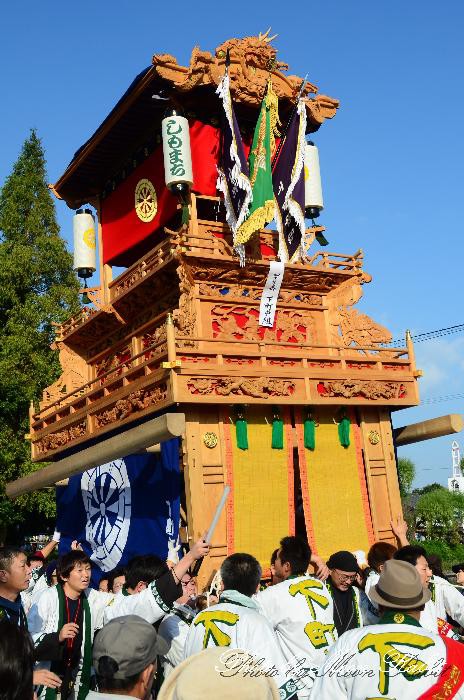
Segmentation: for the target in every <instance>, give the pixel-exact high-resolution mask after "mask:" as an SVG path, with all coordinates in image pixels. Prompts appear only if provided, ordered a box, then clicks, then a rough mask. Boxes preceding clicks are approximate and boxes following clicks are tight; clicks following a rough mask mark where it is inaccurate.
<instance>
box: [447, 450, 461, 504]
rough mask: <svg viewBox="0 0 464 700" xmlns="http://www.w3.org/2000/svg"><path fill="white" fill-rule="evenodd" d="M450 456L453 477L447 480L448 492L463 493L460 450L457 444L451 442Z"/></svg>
mask: <svg viewBox="0 0 464 700" xmlns="http://www.w3.org/2000/svg"><path fill="white" fill-rule="evenodd" d="M451 455H452V462H453V476H452V477H451V478H450V479H448V490H449V491H459V492H460V493H464V476H463V475H462V472H461V450H460V448H459V443H458V442H456V440H453V443H452V445H451Z"/></svg>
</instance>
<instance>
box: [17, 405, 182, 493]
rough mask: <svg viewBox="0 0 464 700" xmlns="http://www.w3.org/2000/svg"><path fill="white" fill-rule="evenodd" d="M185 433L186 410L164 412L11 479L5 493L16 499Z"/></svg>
mask: <svg viewBox="0 0 464 700" xmlns="http://www.w3.org/2000/svg"><path fill="white" fill-rule="evenodd" d="M184 432H185V414H184V413H164V414H163V415H162V416H158V417H157V418H152V419H151V420H149V421H147V422H146V423H142V425H138V426H137V427H135V428H130V429H129V430H125V431H124V432H122V433H119V434H118V435H114V436H113V437H111V438H108V439H106V440H102V441H101V442H98V443H97V444H96V445H92V447H87V448H84V449H82V450H79V451H78V452H75V453H74V454H72V455H70V456H69V457H65V458H64V459H60V460H59V461H58V462H54V463H52V464H49V465H48V466H46V467H43V468H42V469H39V470H38V471H36V472H33V473H32V474H28V475H27V476H23V477H21V479H16V481H10V483H9V484H7V485H6V487H5V492H6V495H7V496H9V498H16V497H17V496H21V495H23V494H24V493H30V492H31V491H36V490H37V489H40V488H43V487H44V486H52V485H53V484H56V483H57V482H58V481H62V480H63V479H67V478H69V477H70V476H73V475H74V474H81V473H82V472H85V471H87V470H88V469H92V468H93V467H98V466H100V465H101V464H106V463H107V462H110V461H111V460H112V459H118V458H120V457H125V456H126V455H130V454H134V453H135V452H140V450H143V449H145V448H147V447H151V446H152V445H154V444H156V443H159V442H163V441H164V440H170V439H171V438H173V437H180V436H181V435H182V434H183V433H184Z"/></svg>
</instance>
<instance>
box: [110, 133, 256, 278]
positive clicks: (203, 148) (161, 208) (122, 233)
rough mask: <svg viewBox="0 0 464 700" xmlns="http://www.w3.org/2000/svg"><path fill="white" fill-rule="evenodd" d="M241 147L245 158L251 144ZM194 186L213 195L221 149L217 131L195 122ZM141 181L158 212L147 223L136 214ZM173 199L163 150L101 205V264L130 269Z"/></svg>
mask: <svg viewBox="0 0 464 700" xmlns="http://www.w3.org/2000/svg"><path fill="white" fill-rule="evenodd" d="M247 141H248V143H245V144H244V148H245V154H246V155H247V156H248V153H249V150H250V142H249V140H247ZM190 148H191V153H192V170H193V186H192V190H193V191H194V192H195V193H197V194H203V195H207V196H210V197H214V196H215V195H216V194H217V192H216V180H217V162H218V158H219V148H220V129H218V128H216V127H214V126H211V125H210V124H204V123H203V122H200V121H198V120H194V121H191V122H190ZM142 178H147V179H148V180H150V181H151V182H152V184H153V186H154V188H155V190H156V195H157V198H158V211H157V214H156V216H155V218H154V219H153V220H152V221H150V222H144V221H141V220H140V219H139V217H138V216H137V214H136V212H135V196H134V195H135V188H136V186H137V183H138V182H139V180H141V179H142ZM176 204H177V200H176V198H175V197H174V196H173V195H172V194H171V193H170V192H169V190H168V189H167V188H166V185H165V182H164V162H163V147H162V145H160V146H158V147H157V148H156V149H155V150H154V152H153V153H152V154H151V155H150V156H149V157H148V158H147V159H146V160H145V161H144V162H143V163H141V164H140V165H139V166H138V167H137V168H136V169H135V170H134V172H133V173H131V175H129V177H127V178H126V179H125V180H124V181H123V182H122V183H121V184H120V185H119V186H118V187H117V189H116V190H115V191H114V192H112V193H111V194H110V195H109V197H107V198H106V199H105V200H103V202H102V208H101V224H102V237H103V262H104V263H105V264H106V263H107V264H113V265H121V266H123V267H127V266H129V265H132V263H133V262H135V261H136V260H137V259H138V258H139V257H141V256H142V255H144V254H145V253H146V252H147V251H149V250H150V249H151V248H153V247H154V246H155V245H156V243H157V242H158V240H157V239H158V238H159V236H158V234H156V235H152V234H155V232H157V231H158V229H160V228H161V227H162V226H164V225H165V224H166V223H167V222H168V221H169V219H171V217H172V216H173V215H174V214H175V211H176Z"/></svg>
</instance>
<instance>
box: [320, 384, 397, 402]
mask: <svg viewBox="0 0 464 700" xmlns="http://www.w3.org/2000/svg"><path fill="white" fill-rule="evenodd" d="M317 393H318V394H319V396H321V397H322V398H325V397H327V398H328V397H335V396H337V397H341V398H344V399H354V398H365V399H371V400H372V401H375V400H378V399H387V400H388V399H404V398H405V397H406V393H407V392H406V387H405V386H404V384H399V383H397V382H372V381H362V380H361V381H357V380H352V379H346V380H345V379H342V380H335V381H331V382H330V381H329V382H319V383H318V385H317Z"/></svg>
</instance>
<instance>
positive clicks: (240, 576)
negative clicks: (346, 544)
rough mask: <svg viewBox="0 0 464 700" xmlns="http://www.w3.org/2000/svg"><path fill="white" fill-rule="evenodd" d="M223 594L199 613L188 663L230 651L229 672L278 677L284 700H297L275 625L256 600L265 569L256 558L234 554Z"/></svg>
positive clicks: (224, 573)
mask: <svg viewBox="0 0 464 700" xmlns="http://www.w3.org/2000/svg"><path fill="white" fill-rule="evenodd" d="M221 578H222V586H223V590H222V593H221V594H220V597H219V603H218V604H217V605H212V606H211V607H210V608H206V610H203V611H202V612H200V613H198V615H196V617H195V618H194V620H193V622H192V624H191V625H190V630H189V632H188V635H187V640H186V642H185V658H188V657H189V656H192V654H196V653H198V652H200V651H201V650H202V649H206V648H208V647H214V646H219V647H229V648H230V649H236V650H237V653H236V654H233V655H228V656H227V669H226V672H228V673H229V672H230V673H235V672H244V671H247V672H248V673H249V674H250V675H254V676H260V675H262V676H264V675H265V676H266V677H269V678H272V679H273V680H274V681H275V683H276V685H277V686H278V687H279V692H280V697H281V698H282V700H285V698H290V697H293V696H294V695H295V694H296V692H297V686H296V684H295V682H294V680H293V677H292V673H291V671H290V672H288V666H289V665H288V664H287V662H286V660H285V657H284V655H283V653H282V650H281V648H280V646H279V643H278V641H277V637H276V635H275V634H274V631H273V629H272V626H271V624H270V623H269V621H268V620H267V619H266V618H265V617H264V616H263V615H262V614H261V613H260V612H259V610H258V605H257V603H256V601H255V600H254V599H253V595H254V594H255V593H256V591H257V590H258V588H259V582H260V580H261V567H260V565H259V563H258V561H257V560H256V559H255V558H254V557H252V556H251V555H250V554H241V553H237V554H232V555H231V556H229V557H227V559H225V560H224V562H223V563H222V566H221Z"/></svg>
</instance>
